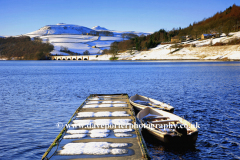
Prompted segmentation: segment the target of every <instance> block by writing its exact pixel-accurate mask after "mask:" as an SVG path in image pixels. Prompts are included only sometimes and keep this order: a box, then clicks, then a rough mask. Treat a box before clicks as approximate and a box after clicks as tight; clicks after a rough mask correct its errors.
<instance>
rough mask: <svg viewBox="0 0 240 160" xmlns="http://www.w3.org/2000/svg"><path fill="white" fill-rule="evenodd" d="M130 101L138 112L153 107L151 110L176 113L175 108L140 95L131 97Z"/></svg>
mask: <svg viewBox="0 0 240 160" xmlns="http://www.w3.org/2000/svg"><path fill="white" fill-rule="evenodd" d="M129 101H130V103H131V104H132V105H133V106H134V107H135V108H136V109H137V110H142V109H144V108H146V107H151V108H156V109H161V110H164V111H168V112H171V113H172V112H173V111H174V107H172V106H170V105H168V104H166V103H163V102H160V101H158V100H155V99H152V98H148V97H145V96H141V95H138V94H135V95H134V96H132V97H130V99H129Z"/></svg>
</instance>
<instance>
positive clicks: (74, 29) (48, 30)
mask: <svg viewBox="0 0 240 160" xmlns="http://www.w3.org/2000/svg"><path fill="white" fill-rule="evenodd" d="M97 32H110V33H111V34H110V35H113V36H116V35H119V36H121V35H122V34H124V33H131V34H136V35H138V36H140V35H142V34H143V35H149V34H151V33H150V32H149V33H146V32H135V31H114V30H108V29H106V28H104V27H100V26H94V27H92V28H88V27H84V26H79V25H74V24H65V23H58V24H56V25H46V26H44V27H42V28H40V29H39V30H37V31H33V32H30V33H27V34H25V35H51V34H80V35H82V34H85V35H86V34H90V35H96V33H97Z"/></svg>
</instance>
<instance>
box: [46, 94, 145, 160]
mask: <svg viewBox="0 0 240 160" xmlns="http://www.w3.org/2000/svg"><path fill="white" fill-rule="evenodd" d="M58 126H59V127H63V129H62V131H61V132H60V134H59V135H58V136H57V138H56V139H55V140H54V142H53V143H52V144H51V146H50V147H49V149H48V150H47V151H46V152H45V154H44V155H43V157H42V160H45V159H86V158H91V159H99V158H100V159H113V158H114V159H116V160H118V159H147V158H148V153H147V148H146V145H145V142H144V139H143V138H142V135H141V132H140V131H139V129H138V128H137V127H136V119H135V113H134V111H133V108H132V106H131V105H130V103H129V97H128V95H127V94H109V95H106V94H104V95H103V94H97V95H90V96H89V97H88V98H87V99H86V100H85V101H84V102H83V103H82V104H81V105H80V107H79V108H78V109H77V110H76V112H75V113H74V114H73V116H72V117H71V119H70V120H69V122H68V123H67V124H66V125H64V124H58Z"/></svg>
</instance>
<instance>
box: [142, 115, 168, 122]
mask: <svg viewBox="0 0 240 160" xmlns="http://www.w3.org/2000/svg"><path fill="white" fill-rule="evenodd" d="M168 118H169V117H165V116H156V117H149V118H148V117H145V118H143V120H147V121H149V120H150V121H153V120H161V119H168Z"/></svg>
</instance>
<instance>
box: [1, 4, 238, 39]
mask: <svg viewBox="0 0 240 160" xmlns="http://www.w3.org/2000/svg"><path fill="white" fill-rule="evenodd" d="M234 3H235V4H236V5H238V6H240V1H239V0H201V1H195V0H191V1H190V0H164V1H162V0H0V24H1V25H0V35H3V36H6V35H9V36H10V35H12V36H13V35H20V34H25V33H29V32H32V31H35V30H38V29H40V28H41V27H43V26H45V25H53V24H57V23H67V24H76V25H80V26H85V27H89V28H92V27H93V26H96V25H99V26H101V27H105V28H107V29H110V30H119V31H143V32H155V31H158V30H159V29H161V28H163V29H165V30H171V29H172V28H174V27H175V28H178V27H182V28H184V27H187V26H188V25H189V24H190V23H193V22H194V21H196V22H197V21H200V20H202V19H203V18H208V17H211V16H213V15H214V14H215V13H216V12H219V11H224V10H225V9H226V8H228V7H229V6H232V5H233V4H234Z"/></svg>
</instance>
